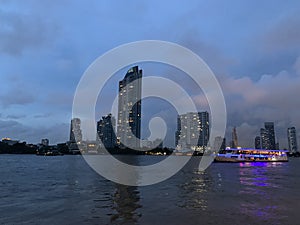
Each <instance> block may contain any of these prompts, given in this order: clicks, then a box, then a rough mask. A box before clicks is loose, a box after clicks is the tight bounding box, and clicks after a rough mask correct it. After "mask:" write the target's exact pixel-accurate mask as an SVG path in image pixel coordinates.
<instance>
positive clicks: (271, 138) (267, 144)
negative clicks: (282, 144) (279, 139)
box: [260, 122, 276, 150]
mask: <svg viewBox="0 0 300 225" xmlns="http://www.w3.org/2000/svg"><path fill="white" fill-rule="evenodd" d="M260 137H261V148H262V149H269V150H274V149H276V142H275V130H274V123H273V122H265V128H261V129H260Z"/></svg>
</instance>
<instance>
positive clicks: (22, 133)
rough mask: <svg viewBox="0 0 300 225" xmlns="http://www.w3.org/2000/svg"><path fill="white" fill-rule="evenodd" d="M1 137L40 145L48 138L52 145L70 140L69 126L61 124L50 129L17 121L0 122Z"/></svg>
mask: <svg viewBox="0 0 300 225" xmlns="http://www.w3.org/2000/svg"><path fill="white" fill-rule="evenodd" d="M0 127H1V129H0V137H10V138H12V139H16V140H20V141H26V142H29V143H40V141H41V139H42V138H48V139H49V140H50V142H51V143H52V144H55V143H62V142H66V141H67V140H68V131H69V124H66V123H61V124H55V125H52V126H50V127H43V126H40V127H31V126H27V125H24V124H22V123H20V122H17V121H15V120H0Z"/></svg>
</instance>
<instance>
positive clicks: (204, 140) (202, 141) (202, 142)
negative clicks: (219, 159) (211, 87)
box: [198, 111, 209, 146]
mask: <svg viewBox="0 0 300 225" xmlns="http://www.w3.org/2000/svg"><path fill="white" fill-rule="evenodd" d="M198 115H199V119H200V129H201V130H200V136H199V142H198V146H207V144H208V141H209V114H208V112H206V111H205V112H199V113H198Z"/></svg>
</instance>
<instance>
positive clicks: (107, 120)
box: [97, 114, 116, 148]
mask: <svg viewBox="0 0 300 225" xmlns="http://www.w3.org/2000/svg"><path fill="white" fill-rule="evenodd" d="M115 126H116V119H115V118H114V117H113V116H112V115H111V114H108V115H107V116H103V117H102V119H100V120H99V121H98V122H97V138H99V139H100V140H101V142H102V144H103V145H104V146H105V148H113V147H115V145H116V134H115Z"/></svg>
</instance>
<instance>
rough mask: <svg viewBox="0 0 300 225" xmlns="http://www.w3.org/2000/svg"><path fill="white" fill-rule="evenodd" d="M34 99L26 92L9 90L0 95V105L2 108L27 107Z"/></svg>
mask: <svg viewBox="0 0 300 225" xmlns="http://www.w3.org/2000/svg"><path fill="white" fill-rule="evenodd" d="M34 101H35V97H34V96H33V95H32V94H31V93H30V92H29V91H27V90H22V89H11V90H9V91H8V92H6V93H5V94H2V95H0V103H1V104H2V106H4V107H8V106H10V105H27V104H30V103H33V102H34Z"/></svg>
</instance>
